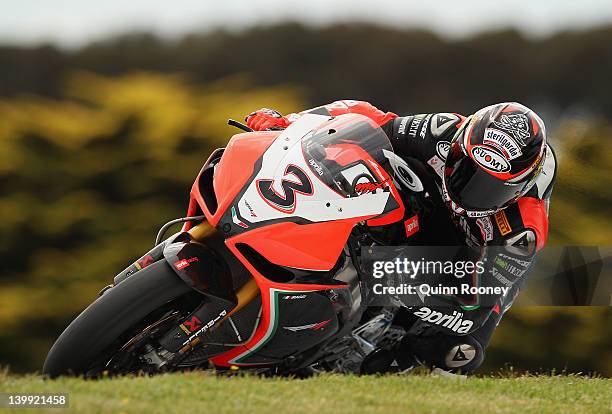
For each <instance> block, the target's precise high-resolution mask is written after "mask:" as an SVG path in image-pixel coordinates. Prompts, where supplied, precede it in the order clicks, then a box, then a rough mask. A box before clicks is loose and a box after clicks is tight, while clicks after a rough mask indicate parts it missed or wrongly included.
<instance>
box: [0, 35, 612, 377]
mask: <svg viewBox="0 0 612 414" xmlns="http://www.w3.org/2000/svg"><path fill="white" fill-rule="evenodd" d="M610 74H612V26H610V27H601V28H596V29H589V30H584V31H579V32H566V33H558V34H555V35H552V36H549V37H546V38H539V39H534V38H527V37H525V36H523V35H522V34H520V33H519V32H516V31H513V30H507V31H499V32H492V33H485V34H480V35H477V36H474V37H471V38H466V39H459V40H457V39H456V40H449V39H446V38H441V37H439V36H437V35H435V34H433V33H431V32H427V31H417V30H398V29H391V28H386V27H378V26H374V25H366V24H336V25H332V26H329V27H322V28H312V27H305V26H302V25H299V24H281V25H275V26H269V27H259V28H252V29H248V30H244V31H240V32H224V31H213V32H209V33H205V34H194V35H187V36H184V37H181V38H180V39H177V40H173V41H169V40H165V39H161V38H157V37H156V36H154V35H151V34H131V35H125V36H119V37H113V38H109V39H107V40H104V41H98V42H95V43H92V44H89V45H86V46H83V47H80V48H77V49H72V50H66V49H58V48H56V47H54V46H51V45H42V46H8V45H5V46H2V47H0V81H1V83H0V194H1V197H0V263H2V265H1V272H0V365H3V366H9V367H10V369H11V370H13V371H33V370H39V369H40V367H41V365H42V361H43V360H44V357H45V355H46V352H47V350H48V349H49V347H50V346H51V344H52V342H53V341H54V339H55V338H56V337H57V336H58V335H59V333H60V332H61V331H62V330H63V329H64V327H65V326H66V325H67V324H68V323H69V322H70V321H71V320H72V319H73V318H74V317H75V316H76V314H78V312H79V311H80V310H82V309H83V308H84V307H85V306H86V305H87V304H88V303H90V302H91V301H92V300H93V299H94V298H95V297H96V294H97V292H98V291H99V289H100V288H101V287H102V286H104V285H105V284H107V283H109V282H110V281H111V280H112V277H113V276H114V274H116V273H117V272H118V271H119V270H121V269H122V268H124V267H125V266H126V265H127V264H129V263H131V262H132V261H133V260H134V259H135V258H137V257H139V256H140V255H141V254H142V253H143V252H145V251H146V250H148V249H149V248H150V247H151V245H152V243H153V240H154V237H155V234H156V231H157V229H158V227H159V226H160V225H161V224H163V223H164V222H166V221H168V220H170V219H172V218H175V217H179V216H182V215H183V214H184V213H185V211H186V202H187V200H188V191H189V189H190V186H191V183H192V180H193V179H194V177H195V175H196V173H197V172H198V170H199V168H200V167H201V165H202V163H203V161H204V160H205V159H206V158H207V156H208V154H209V153H210V151H211V150H213V149H214V148H216V147H219V146H223V145H224V144H225V143H226V142H227V141H228V139H229V138H230V137H231V135H232V134H233V133H235V132H236V131H235V130H234V129H232V128H230V127H228V126H226V125H225V122H226V120H227V118H230V117H232V118H235V119H242V118H243V117H244V116H245V115H246V114H248V113H249V112H251V111H252V110H254V109H258V108H260V107H262V106H266V107H272V108H276V109H278V110H279V111H281V112H284V113H287V112H293V111H300V110H302V109H305V108H308V107H312V106H316V105H320V104H323V103H328V102H330V101H333V100H336V99H360V100H368V101H370V102H372V103H374V104H375V105H376V106H378V107H379V108H382V109H384V110H389V111H393V112H396V113H399V114H409V113H421V112H427V111H437V112H442V111H453V112H462V113H465V114H469V113H471V112H473V111H475V110H476V109H478V108H480V107H483V106H485V105H489V104H492V103H495V102H499V101H508V100H517V101H520V102H522V103H524V104H526V105H528V106H531V107H532V108H533V109H535V110H536V111H538V112H540V113H541V114H542V116H543V118H544V120H545V122H546V123H547V127H548V133H549V137H550V141H551V142H552V144H553V145H554V147H555V149H556V150H557V153H558V156H559V174H558V181H557V185H556V187H555V190H554V193H553V197H552V203H551V210H550V234H549V243H550V244H554V245H565V244H576V245H612V242H611V241H612V240H611V239H612V236H611V234H612V220H611V218H610V202H611V201H612V178H611V177H612V175H611V172H612V171H611V166H612V151H610V139H611V136H612V99H610V91H611V90H612V77H611V76H610ZM610 309H611V308H610V307H601V308H588V307H582V308H567V307H566V308H543V307H533V308H529V307H516V308H513V309H512V310H511V311H510V312H509V314H508V315H507V316H506V318H505V320H504V321H503V322H502V324H501V325H500V327H499V329H498V331H497V333H496V335H495V337H494V340H493V343H492V345H491V347H490V348H489V351H488V359H487V361H486V364H485V366H484V367H483V368H482V369H481V371H480V372H483V373H485V372H491V371H495V370H498V369H500V368H502V367H504V366H505V364H510V365H512V366H514V367H515V369H517V370H527V369H528V370H543V371H550V370H556V371H557V372H559V371H562V370H567V371H570V372H598V373H601V374H603V375H607V376H610V375H612V312H611V311H610Z"/></svg>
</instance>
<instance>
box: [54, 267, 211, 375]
mask: <svg viewBox="0 0 612 414" xmlns="http://www.w3.org/2000/svg"><path fill="white" fill-rule="evenodd" d="M200 300H201V297H200V295H199V294H198V293H197V292H195V291H194V290H193V289H192V288H191V287H189V286H188V285H187V284H186V283H185V282H183V281H182V280H181V279H180V278H179V277H178V276H177V275H176V274H175V273H174V271H173V270H172V269H171V268H170V266H169V265H168V263H167V262H166V261H165V260H161V261H159V262H156V263H154V264H151V265H150V266H148V267H146V268H144V269H142V270H140V271H138V272H137V273H135V274H134V275H132V276H130V277H129V278H128V279H126V280H124V281H122V282H121V283H119V284H118V285H117V286H115V287H113V288H111V289H109V290H108V291H106V292H104V294H103V295H102V296H101V297H99V298H98V299H96V301H95V302H93V303H92V304H91V305H89V306H88V307H87V308H86V309H85V310H84V311H83V312H82V313H81V314H80V315H79V316H78V317H77V318H76V319H75V320H74V321H72V323H71V324H70V325H69V326H68V328H66V330H65V331H64V332H63V333H62V334H61V335H60V337H59V338H58V339H57V341H56V342H55V344H53V347H52V348H51V350H50V351H49V354H48V355H47V359H46V361H45V364H44V367H43V374H44V375H46V376H49V377H57V376H60V375H84V376H98V375H100V374H101V373H103V372H108V373H109V374H125V373H129V372H138V371H145V372H152V371H154V372H157V371H163V370H165V369H168V368H169V366H168V360H167V359H164V358H163V357H160V354H159V352H157V350H156V349H155V345H154V343H155V341H154V339H155V338H156V337H157V336H161V335H163V334H164V333H165V332H166V331H167V330H168V329H170V328H171V327H172V326H176V323H177V321H178V320H180V319H181V318H184V317H185V315H187V314H189V313H190V312H191V311H192V310H193V309H194V308H195V307H196V306H197V305H198V304H199V303H200ZM162 352H163V350H162Z"/></svg>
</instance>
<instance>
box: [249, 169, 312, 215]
mask: <svg viewBox="0 0 612 414" xmlns="http://www.w3.org/2000/svg"><path fill="white" fill-rule="evenodd" d="M288 174H291V175H293V176H294V177H295V178H297V180H298V181H293V180H289V179H286V178H283V179H282V180H281V187H282V189H283V193H284V194H282V195H281V194H278V193H277V192H276V191H275V190H274V187H273V184H274V180H257V183H256V184H257V191H258V192H259V195H260V196H261V198H263V200H264V201H265V202H266V203H268V204H269V205H270V206H271V207H273V208H275V209H276V210H279V211H282V212H283V213H287V214H291V213H293V212H294V211H295V203H296V196H295V193H300V194H304V195H307V196H309V195H312V194H313V187H312V182H311V181H310V178H308V175H307V174H306V173H305V172H304V170H302V169H301V168H300V167H298V166H297V165H293V164H289V165H288V166H287V168H286V169H285V174H284V176H287V175H288Z"/></svg>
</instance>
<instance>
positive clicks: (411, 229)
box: [404, 214, 419, 237]
mask: <svg viewBox="0 0 612 414" xmlns="http://www.w3.org/2000/svg"><path fill="white" fill-rule="evenodd" d="M404 228H405V229H406V237H411V236H412V235H413V234H415V233H417V232H418V231H419V216H418V215H416V214H415V215H414V216H412V217H410V218H409V219H408V220H406V221H404Z"/></svg>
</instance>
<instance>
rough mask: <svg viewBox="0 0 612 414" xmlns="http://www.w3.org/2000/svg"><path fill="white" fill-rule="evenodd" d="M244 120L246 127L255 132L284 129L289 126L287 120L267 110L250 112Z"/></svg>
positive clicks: (276, 112) (273, 111) (272, 110)
mask: <svg viewBox="0 0 612 414" xmlns="http://www.w3.org/2000/svg"><path fill="white" fill-rule="evenodd" d="M244 120H245V122H246V124H247V126H248V127H249V128H251V129H253V130H255V131H266V130H277V129H285V128H287V127H288V126H289V121H288V120H287V118H285V117H284V116H282V115H281V114H280V113H278V111H275V110H274V109H269V108H261V109H259V110H257V111H255V112H251V113H250V114H249V115H248V116H247V117H246V118H245V119H244Z"/></svg>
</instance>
